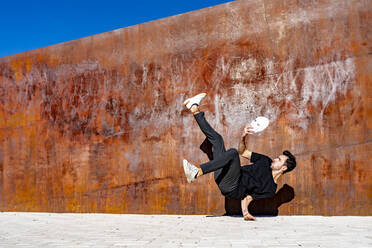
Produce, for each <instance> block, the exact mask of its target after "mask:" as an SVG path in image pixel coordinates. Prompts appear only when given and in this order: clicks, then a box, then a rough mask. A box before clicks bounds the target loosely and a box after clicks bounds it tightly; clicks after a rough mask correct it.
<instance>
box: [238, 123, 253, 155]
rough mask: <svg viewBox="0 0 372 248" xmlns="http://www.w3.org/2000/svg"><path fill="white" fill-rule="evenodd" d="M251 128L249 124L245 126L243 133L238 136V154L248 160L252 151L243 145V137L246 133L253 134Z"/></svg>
mask: <svg viewBox="0 0 372 248" xmlns="http://www.w3.org/2000/svg"><path fill="white" fill-rule="evenodd" d="M251 129H252V127H251V126H250V125H247V126H245V128H244V131H243V134H242V136H241V137H240V141H239V148H238V152H239V155H240V156H242V157H244V158H246V159H249V160H250V159H251V156H252V152H251V151H249V150H247V148H246V147H245V137H246V136H247V135H248V134H253V132H252V131H251Z"/></svg>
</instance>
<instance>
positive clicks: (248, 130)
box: [242, 124, 254, 138]
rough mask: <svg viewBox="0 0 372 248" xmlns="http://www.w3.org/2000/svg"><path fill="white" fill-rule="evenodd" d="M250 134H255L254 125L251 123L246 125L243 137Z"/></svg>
mask: <svg viewBox="0 0 372 248" xmlns="http://www.w3.org/2000/svg"><path fill="white" fill-rule="evenodd" d="M248 134H254V132H253V127H252V126H251V125H249V124H248V125H246V126H245V127H244V130H243V134H242V138H244V137H245V136H247V135H248Z"/></svg>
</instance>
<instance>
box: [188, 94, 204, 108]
mask: <svg viewBox="0 0 372 248" xmlns="http://www.w3.org/2000/svg"><path fill="white" fill-rule="evenodd" d="M206 95H207V94H206V93H200V94H198V95H196V96H193V97H191V98H188V99H186V100H185V101H184V102H183V104H184V105H186V108H188V109H190V108H191V106H192V105H194V104H197V105H198V106H199V105H200V103H201V101H202V100H203V98H204V97H205V96H206Z"/></svg>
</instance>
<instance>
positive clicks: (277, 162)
mask: <svg viewBox="0 0 372 248" xmlns="http://www.w3.org/2000/svg"><path fill="white" fill-rule="evenodd" d="M287 158H288V157H287V156H286V155H279V157H277V158H275V159H274V160H273V162H272V163H271V166H270V167H271V169H272V170H280V169H283V171H284V170H286V169H287V166H285V165H284V163H285V161H286V160H287Z"/></svg>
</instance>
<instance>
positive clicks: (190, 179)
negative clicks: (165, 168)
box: [183, 159, 195, 183]
mask: <svg viewBox="0 0 372 248" xmlns="http://www.w3.org/2000/svg"><path fill="white" fill-rule="evenodd" d="M187 163H188V162H187V160H186V159H184V160H183V170H184V171H185V176H186V180H187V182H188V183H191V182H192V181H194V180H195V179H193V178H192V177H191V175H190V170H189V169H188V164H187Z"/></svg>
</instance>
